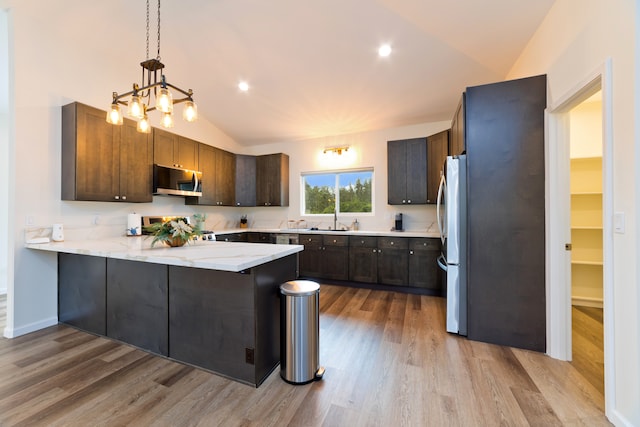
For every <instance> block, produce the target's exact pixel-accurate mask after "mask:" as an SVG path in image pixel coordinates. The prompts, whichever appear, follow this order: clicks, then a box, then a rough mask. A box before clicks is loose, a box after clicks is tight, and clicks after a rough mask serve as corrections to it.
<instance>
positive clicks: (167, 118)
mask: <svg viewBox="0 0 640 427" xmlns="http://www.w3.org/2000/svg"><path fill="white" fill-rule="evenodd" d="M160 124H161V125H162V126H163V127H165V128H172V127H173V115H172V114H171V113H162V118H161V119H160Z"/></svg>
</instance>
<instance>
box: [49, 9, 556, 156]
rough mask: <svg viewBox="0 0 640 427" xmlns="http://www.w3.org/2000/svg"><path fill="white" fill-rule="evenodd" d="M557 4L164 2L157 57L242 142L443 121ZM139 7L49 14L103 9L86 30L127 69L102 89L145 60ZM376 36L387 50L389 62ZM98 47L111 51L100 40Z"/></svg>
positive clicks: (502, 72)
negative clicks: (102, 34)
mask: <svg viewBox="0 0 640 427" xmlns="http://www.w3.org/2000/svg"><path fill="white" fill-rule="evenodd" d="M554 1H555V0H482V1H478V0H268V1H266V0H209V1H204V0H165V1H164V2H162V9H161V13H162V20H161V24H162V25H161V30H162V31H161V55H162V61H163V62H164V64H165V66H166V68H165V74H166V76H167V80H168V81H169V82H170V83H172V84H174V85H176V86H178V87H181V88H183V89H188V88H192V89H193V91H194V99H195V100H196V102H197V104H198V109H199V113H200V115H201V116H203V117H205V118H206V119H208V120H209V121H211V122H212V123H214V124H215V125H216V126H217V127H219V128H220V129H221V130H222V131H224V132H225V133H227V134H228V135H229V136H231V137H232V138H233V139H235V140H236V141H237V142H238V143H240V144H244V145H252V144H263V143H270V142H285V141H292V140H302V139H308V138H314V137H322V136H329V135H339V134H348V133H354V132H361V131H367V130H372V129H381V128H388V127H396V126H404V125H410V124H417V123H425V122H431V121H440V120H449V119H450V118H451V117H452V115H453V111H454V109H455V106H456V104H457V102H458V99H459V96H460V94H461V92H462V91H463V90H464V88H465V87H466V86H470V85H476V84H483V83H490V82H495V81H500V80H503V79H504V78H505V76H506V75H507V73H508V71H509V70H510V68H511V67H512V65H513V64H514V62H515V61H516V59H517V58H518V56H519V54H520V52H522V50H523V49H524V47H525V46H526V44H527V42H528V40H529V39H530V38H531V36H532V35H533V33H534V32H535V30H536V29H537V28H538V26H539V25H540V23H541V22H542V20H543V18H544V16H545V15H546V13H547V12H548V10H549V8H550V7H551V5H552V4H553V3H554ZM62 3H64V2H62ZM156 7H157V4H156V2H155V0H151V9H152V13H151V21H152V25H151V39H150V44H151V56H152V57H153V56H155V51H156V46H155V43H156V39H155V19H156V18H155V17H156V13H155V9H156ZM83 8H84V9H85V10H83ZM145 8H146V6H145V2H144V1H143V0H135V1H132V0H111V1H108V2H87V1H84V2H74V10H73V13H70V12H71V11H70V10H68V9H66V8H64V7H59V6H58V7H56V8H53V7H52V8H51V10H49V13H55V14H59V16H58V17H57V18H59V21H61V22H60V23H59V25H60V26H59V27H58V28H64V27H63V26H64V21H71V20H75V24H74V25H76V29H77V26H78V25H82V24H81V23H80V24H78V21H77V19H78V17H79V16H82V15H83V14H87V15H92V16H96V15H95V14H96V13H99V15H98V16H100V18H101V19H100V21H101V22H102V23H103V24H102V25H103V26H104V28H96V23H95V22H92V23H91V26H92V27H91V28H88V29H92V30H93V31H101V30H102V31H104V30H107V31H110V32H111V33H112V35H113V36H115V37H118V38H119V39H120V43H119V44H120V46H128V47H130V49H128V51H124V52H123V49H119V50H118V53H117V55H118V56H119V58H120V59H121V60H120V61H119V62H120V64H125V60H126V61H132V64H131V68H127V67H124V66H123V67H122V74H123V75H122V76H117V78H116V79H114V87H113V88H110V90H109V92H110V91H112V90H119V91H120V92H124V91H126V90H128V89H129V88H130V84H131V83H132V82H133V81H134V80H133V79H139V76H140V71H139V68H138V69H137V68H136V66H137V64H138V63H139V62H140V61H142V60H143V59H145V58H144V56H145ZM49 18H56V17H49ZM88 25H89V24H88V23H87V26H88ZM382 42H388V43H390V44H391V45H392V47H393V52H392V54H391V56H390V57H388V58H385V59H381V58H378V56H377V48H378V45H379V44H380V43H382ZM94 49H95V50H97V51H98V53H100V54H102V55H114V54H115V53H114V52H113V51H110V50H109V47H108V45H107V44H106V39H105V44H104V45H102V46H95V45H94ZM101 50H102V52H100V51H101ZM123 79H124V80H123ZM241 79H245V80H246V81H248V82H249V84H250V85H251V89H250V91H249V92H248V93H241V92H240V91H239V90H238V89H237V83H238V81H239V80H241ZM120 81H125V82H127V81H131V83H127V84H126V85H125V86H123V87H117V86H116V84H119V83H118V82H120Z"/></svg>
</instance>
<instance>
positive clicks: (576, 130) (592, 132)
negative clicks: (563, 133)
mask: <svg viewBox="0 0 640 427" xmlns="http://www.w3.org/2000/svg"><path fill="white" fill-rule="evenodd" d="M569 120H570V121H571V135H570V136H569V139H570V146H571V158H572V159H575V158H585V157H602V101H601V100H599V99H597V100H594V101H589V102H587V101H585V102H583V103H582V104H580V105H578V106H577V107H576V108H574V109H573V110H571V111H570V112H569Z"/></svg>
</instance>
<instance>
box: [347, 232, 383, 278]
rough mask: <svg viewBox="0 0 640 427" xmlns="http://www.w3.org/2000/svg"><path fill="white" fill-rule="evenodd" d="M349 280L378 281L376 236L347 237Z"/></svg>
mask: <svg viewBox="0 0 640 427" xmlns="http://www.w3.org/2000/svg"><path fill="white" fill-rule="evenodd" d="M349 280H351V281H353V282H366V283H376V282H377V281H378V244H377V238H376V237H371V236H366V237H355V236H352V237H351V238H350V239H349Z"/></svg>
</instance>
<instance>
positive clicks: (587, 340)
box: [571, 306, 604, 395]
mask: <svg viewBox="0 0 640 427" xmlns="http://www.w3.org/2000/svg"><path fill="white" fill-rule="evenodd" d="M571 321H572V324H573V325H572V328H571V329H572V331H571V332H572V333H571V341H572V345H573V348H572V350H573V351H572V353H573V354H572V358H573V360H572V361H571V364H572V365H573V366H574V367H575V368H576V370H577V371H578V372H580V374H582V376H584V377H585V378H586V379H587V381H589V382H590V383H591V384H592V385H593V386H594V387H595V388H596V389H597V390H598V391H599V392H600V393H601V394H602V395H604V328H603V317H602V309H601V308H593V307H581V306H573V307H571Z"/></svg>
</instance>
